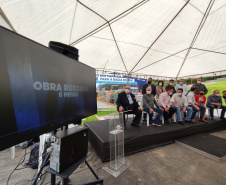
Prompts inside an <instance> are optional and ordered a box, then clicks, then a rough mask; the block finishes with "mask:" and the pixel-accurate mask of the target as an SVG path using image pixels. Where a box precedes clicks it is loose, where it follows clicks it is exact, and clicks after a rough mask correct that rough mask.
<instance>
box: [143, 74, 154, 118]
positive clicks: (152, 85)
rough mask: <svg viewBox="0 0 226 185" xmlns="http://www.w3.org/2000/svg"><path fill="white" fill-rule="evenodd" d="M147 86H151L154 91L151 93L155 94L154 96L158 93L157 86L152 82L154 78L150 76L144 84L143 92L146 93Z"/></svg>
mask: <svg viewBox="0 0 226 185" xmlns="http://www.w3.org/2000/svg"><path fill="white" fill-rule="evenodd" d="M147 87H151V89H152V91H151V94H153V95H154V96H155V95H156V86H155V85H154V84H152V78H151V77H150V78H148V83H147V84H145V85H143V88H142V94H143V95H144V94H146V89H147ZM146 116H147V115H146V114H144V116H143V117H144V121H146Z"/></svg>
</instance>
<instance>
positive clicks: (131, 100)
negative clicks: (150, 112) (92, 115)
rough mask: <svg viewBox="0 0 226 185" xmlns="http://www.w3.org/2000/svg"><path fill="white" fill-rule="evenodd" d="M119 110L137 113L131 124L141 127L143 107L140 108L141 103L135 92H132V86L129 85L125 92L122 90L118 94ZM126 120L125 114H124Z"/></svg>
mask: <svg viewBox="0 0 226 185" xmlns="http://www.w3.org/2000/svg"><path fill="white" fill-rule="evenodd" d="M117 110H118V111H119V112H123V111H128V110H131V111H128V112H127V113H129V114H135V117H134V119H133V121H132V124H131V126H134V127H139V123H140V119H141V115H142V111H143V110H142V108H140V106H139V104H138V103H137V101H136V98H135V96H134V94H132V93H130V86H129V85H127V86H126V89H125V92H121V93H120V94H119V95H118V99H117ZM123 117H124V120H125V114H124V115H123Z"/></svg>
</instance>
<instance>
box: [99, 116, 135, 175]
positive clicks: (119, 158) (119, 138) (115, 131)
mask: <svg viewBox="0 0 226 185" xmlns="http://www.w3.org/2000/svg"><path fill="white" fill-rule="evenodd" d="M109 147H110V163H109V164H108V165H107V166H104V167H103V169H104V170H106V171H107V172H108V173H110V174H111V175H113V176H114V177H117V176H119V175H120V174H121V173H122V172H123V171H124V170H125V169H126V168H127V167H128V166H129V165H130V164H131V162H130V161H128V160H126V159H125V156H124V122H123V113H115V114H111V116H109Z"/></svg>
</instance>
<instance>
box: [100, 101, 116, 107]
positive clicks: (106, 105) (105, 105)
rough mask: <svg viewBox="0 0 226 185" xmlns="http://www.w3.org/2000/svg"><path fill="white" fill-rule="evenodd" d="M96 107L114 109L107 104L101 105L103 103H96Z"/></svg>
mask: <svg viewBox="0 0 226 185" xmlns="http://www.w3.org/2000/svg"><path fill="white" fill-rule="evenodd" d="M97 107H98V108H115V107H114V106H112V105H108V104H107V103H103V102H99V101H97Z"/></svg>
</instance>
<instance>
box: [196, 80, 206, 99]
mask: <svg viewBox="0 0 226 185" xmlns="http://www.w3.org/2000/svg"><path fill="white" fill-rule="evenodd" d="M196 81H197V83H196V84H194V85H193V86H195V87H196V91H195V95H199V93H200V91H204V95H206V94H207V93H208V90H207V88H206V86H205V85H204V84H202V79H201V78H197V79H196Z"/></svg>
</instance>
